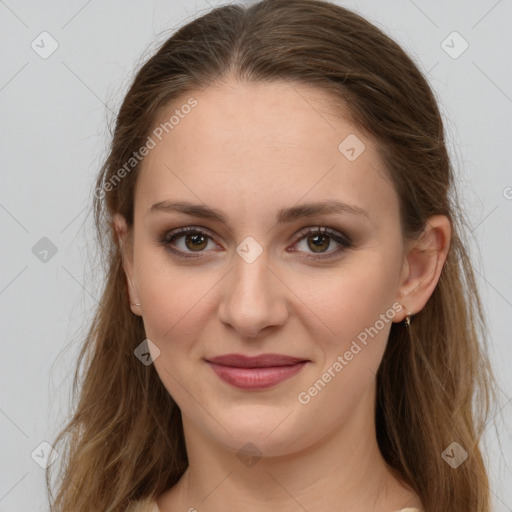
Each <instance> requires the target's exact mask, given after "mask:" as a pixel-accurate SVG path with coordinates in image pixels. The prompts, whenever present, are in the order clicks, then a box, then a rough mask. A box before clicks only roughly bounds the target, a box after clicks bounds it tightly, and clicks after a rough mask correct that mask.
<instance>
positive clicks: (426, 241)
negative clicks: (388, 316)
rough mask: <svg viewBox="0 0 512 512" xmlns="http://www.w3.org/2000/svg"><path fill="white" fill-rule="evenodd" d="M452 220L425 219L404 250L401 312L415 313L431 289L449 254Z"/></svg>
mask: <svg viewBox="0 0 512 512" xmlns="http://www.w3.org/2000/svg"><path fill="white" fill-rule="evenodd" d="M451 232H452V229H451V222H450V220H449V219H448V217H446V216H444V215H434V216H432V217H430V218H429V219H428V220H427V223H426V226H425V229H424V230H423V233H422V234H421V235H420V236H419V237H418V239H416V240H413V241H412V242H411V244H410V245H409V248H408V249H407V254H406V255H405V258H404V264H403V269H402V276H401V283H400V290H399V297H398V299H397V300H398V301H399V302H400V303H401V304H403V308H404V314H403V318H402V320H403V319H404V318H405V317H406V315H407V314H408V312H409V314H412V315H414V314H417V313H418V312H419V311H421V309H423V307H424V306H425V304H426V303H427V301H428V299H429V298H430V296H431V295H432V293H433V292H434V289H435V287H436V286H437V283H438V281H439V277H440V276H441V271H442V269H443V265H444V263H445V261H446V258H447V256H448V252H449V248H450V241H451Z"/></svg>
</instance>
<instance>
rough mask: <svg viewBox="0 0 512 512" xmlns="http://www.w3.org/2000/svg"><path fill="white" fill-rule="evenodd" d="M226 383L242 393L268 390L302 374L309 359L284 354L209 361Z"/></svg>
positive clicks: (238, 356)
mask: <svg viewBox="0 0 512 512" xmlns="http://www.w3.org/2000/svg"><path fill="white" fill-rule="evenodd" d="M206 361H207V363H208V365H209V366H210V367H211V368H212V370H213V371H214V372H215V373H216V375H217V376H218V377H219V378H220V379H222V380H223V381H225V382H227V383H228V384H231V385H232V386H234V387H237V388H240V389H252V390H258V389H266V388H269V387H272V386H275V385H276V384H278V383H280V382H282V381H284V380H287V379H289V378H291V377H293V376H294V375H296V374H297V373H299V372H300V371H301V370H302V368H303V367H304V366H305V365H306V363H308V362H310V361H309V360H307V359H303V358H298V357H291V356H285V355H281V354H263V355H260V356H255V357H254V356H253V357H249V356H244V355H242V354H226V355H223V356H217V357H213V358H209V359H207V360H206Z"/></svg>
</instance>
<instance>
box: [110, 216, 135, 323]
mask: <svg viewBox="0 0 512 512" xmlns="http://www.w3.org/2000/svg"><path fill="white" fill-rule="evenodd" d="M113 227H114V230H115V233H116V236H117V241H118V244H119V249H120V252H121V257H122V259H123V268H124V272H125V275H126V279H127V282H126V284H127V287H128V297H129V299H128V300H129V301H130V308H131V310H132V313H134V314H135V315H138V316H141V311H142V310H141V307H140V306H134V304H140V300H139V295H138V293H137V289H136V286H135V285H136V280H135V276H134V271H133V269H134V265H133V234H132V232H131V231H130V230H129V229H128V225H127V223H126V219H125V218H124V217H123V216H122V215H121V214H120V213H116V214H115V215H114V217H113ZM134 283H135V285H134Z"/></svg>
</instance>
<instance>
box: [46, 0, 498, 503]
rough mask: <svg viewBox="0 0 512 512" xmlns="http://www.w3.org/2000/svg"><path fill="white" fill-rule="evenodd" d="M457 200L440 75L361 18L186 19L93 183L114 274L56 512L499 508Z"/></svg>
mask: <svg viewBox="0 0 512 512" xmlns="http://www.w3.org/2000/svg"><path fill="white" fill-rule="evenodd" d="M454 192H455V190H454V183H453V173H452V168H451V164H450V160H449V157H448V154H447V150H446V146H445V141H444V132H443V124H442V119H441V116H440V113H439V110H438V107H437V104H436V101H435V98H434V96H433V94H432V91H431V89H430V88H429V86H428V84H427V82H426V80H425V78H424V77H423V76H422V74H421V73H420V72H419V71H418V69H417V67H416V66H415V65H414V63H413V62H412V61H411V59H410V58H409V57H408V56H407V55H406V54H405V53H404V51H403V50H402V49H401V48H400V47H399V46H398V45H397V44H396V43H395V42H394V41H392V40H391V39H389V38H388V37H387V36H386V35H384V34H383V33H382V32H381V31H380V30H378V29H377V28H376V27H375V26H373V25H371V24H370V23H369V22H368V21H366V20H364V19H363V18H361V17H360V16H358V15H356V14H354V13H353V12H351V11H349V10H346V9H344V8H341V7H339V6H336V5H334V4H330V3H327V2H322V1H316V0H315V1H312V0H272V1H262V2H259V3H256V4H254V5H252V6H251V7H247V8H244V7H241V6H237V5H230V6H224V7H220V8H217V9H214V10H212V11H211V12H209V13H208V14H206V15H204V16H202V17H200V18H198V19H196V20H194V21H192V22H191V23H189V24H187V25H186V26H184V27H183V28H181V29H180V30H179V31H178V32H177V33H176V34H174V35H173V36H172V37H171V38H169V39H168V40H167V41H166V42H165V43H164V44H163V46H162V47H161V48H160V49H159V51H158V52H157V53H156V54H155V55H154V56H153V57H152V58H151V59H149V60H148V62H147V63H146V64H145V65H144V66H143V67H142V69H141V70H140V71H139V72H138V74H137V76H136V78H135V80H134V82H133V84H132V86H131V88H130V90H129V91H128V93H127V95H126V97H125V99H124V102H123V104H122V106H121V109H120V112H119V115H118V118H117V124H116V128H115V132H114V136H113V141H112V147H111V151H110V153H109V155H108V158H107V160H106V162H105V164H104V166H103V168H102V171H101V173H100V175H99V176H98V180H97V186H96V189H95V194H94V195H95V200H94V207H95V215H96V222H97V228H98V235H99V239H100V242H101V243H102V244H103V245H102V247H103V249H104V254H105V255H106V261H105V262H106V268H107V270H108V274H107V275H108V277H107V282H106V286H105V289H104V293H103V297H102V300H101V303H100V306H99V308H98V311H97V313H96V317H95V319H94V323H93V325H92V326H91V329H90V331H89V334H88V336H87V340H86V343H85V345H84V347H83V350H82V353H81V356H80V361H79V368H80V364H81V363H82V362H83V361H84V358H85V357H86V359H85V361H86V363H85V368H84V373H83V375H84V377H83V382H82V383H81V389H80V396H79V401H78V404H77V410H76V413H75V414H74V416H73V418H72V419H71V421H70V422H69V424H68V425H67V426H66V428H65V429H64V430H63V432H62V433H61V434H60V435H59V437H58V438H57V440H56V442H57V443H59V442H61V441H63V440H64V439H65V438H66V439H68V440H69V444H68V452H66V453H67V454H68V461H67V464H66V466H65V467H64V471H63V476H62V479H61V482H60V487H59V492H58V494H57V496H56V499H55V500H54V503H52V507H53V508H52V510H54V511H62V512H64V511H66V512H67V511H84V512H85V511H89V510H90V511H92V510H94V511H98V510H108V511H125V510H130V511H132V512H135V511H138V512H143V511H151V512H158V511H160V512H171V511H174V510H204V511H214V510H226V511H230V510H240V509H242V510H253V511H259V510H269V509H270V510H284V511H288V510H290V511H292V510H299V508H300V509H303V510H308V511H316V510H327V509H330V510H337V511H340V512H347V511H351V512H363V511H369V510H372V511H374V512H392V511H397V510H401V511H415V512H416V511H418V510H420V511H423V512H439V511H444V510H464V511H471V512H477V511H478V512H487V511H489V510H490V506H491V505H490V496H489V490H488V480H487V472H486V468H485V465H484V461H483V458H482V455H481V451H480V448H479V440H480V436H481V434H482V430H483V426H484V424H485V421H486V415H487V412H488V408H489V404H490V402H491V395H492V393H493V389H494V388H493V377H492V373H491V370H490V368H489V365H488V360H487V356H486V353H485V351H484V347H483V346H481V344H480V341H484V339H485V338H484V336H483V334H484V332H483V331H482V332H480V331H479V327H480V326H481V323H482V321H483V318H482V313H481V306H480V301H479V298H478V294H477V290H476V286H475V281H474V277H473V272H472V268H471V264H470V262H469V260H468V256H467V252H466V248H465V244H464V242H463V231H462V213H461V211H460V208H459V206H458V204H457V202H456V200H455V197H456V196H455V195H454ZM194 253H195V254H194ZM77 371H78V369H77ZM77 375H78V374H77ZM477 392H478V398H479V399H478V401H476V400H475V401H474V400H473V398H474V396H476V394H477Z"/></svg>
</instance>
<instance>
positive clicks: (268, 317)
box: [219, 252, 291, 338]
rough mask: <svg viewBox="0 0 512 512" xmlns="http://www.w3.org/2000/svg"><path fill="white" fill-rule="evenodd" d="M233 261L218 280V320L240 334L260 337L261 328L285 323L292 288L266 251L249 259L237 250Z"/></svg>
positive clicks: (245, 336)
mask: <svg viewBox="0 0 512 512" xmlns="http://www.w3.org/2000/svg"><path fill="white" fill-rule="evenodd" d="M233 265H234V266H233V268H232V270H231V272H229V274H228V275H227V276H226V277H225V279H223V280H222V284H221V286H222V292H221V293H222V296H221V301H220V304H219V318H220V320H221V321H222V322H223V323H224V324H226V325H229V326H230V327H231V328H233V329H234V330H235V331H236V332H237V335H238V336H239V337H241V338H257V337H261V333H262V331H263V330H265V329H267V330H270V328H271V327H274V328H277V327H279V326H282V325H284V323H285V322H286V319H287V317H288V304H289V294H290V293H291V292H290V290H289V288H288V287H287V286H286V285H285V283H284V282H283V280H282V278H281V277H280V276H279V275H278V271H277V270H275V269H273V268H271V266H270V265H269V262H268V258H267V257H266V253H265V252H263V253H261V254H260V255H259V256H258V257H257V258H256V259H255V260H254V261H252V262H250V260H245V259H244V258H243V257H241V256H239V255H238V254H237V255H236V256H235V257H234V263H233Z"/></svg>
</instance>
